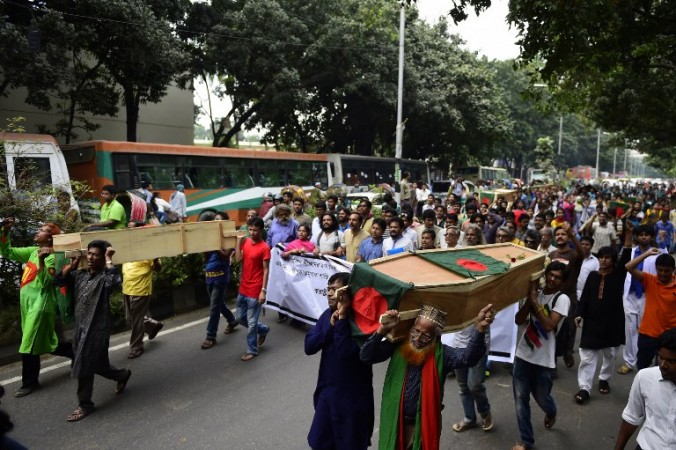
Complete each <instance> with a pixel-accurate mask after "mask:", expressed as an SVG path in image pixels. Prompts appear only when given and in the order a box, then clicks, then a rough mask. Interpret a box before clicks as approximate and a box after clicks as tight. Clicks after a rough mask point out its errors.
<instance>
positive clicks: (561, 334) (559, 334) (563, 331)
mask: <svg viewBox="0 0 676 450" xmlns="http://www.w3.org/2000/svg"><path fill="white" fill-rule="evenodd" d="M561 294H563V292H561V291H559V292H557V293H556V295H555V296H554V300H553V301H552V311H554V307H555V306H556V301H557V300H558V299H559V297H560V296H561ZM563 320H564V323H562V324H561V328H559V330H558V331H556V333H555V334H556V351H555V352H554V355H556V356H563V355H564V354H565V353H566V350H565V348H566V341H568V337H569V336H570V324H569V320H568V317H566V318H565V319H563Z"/></svg>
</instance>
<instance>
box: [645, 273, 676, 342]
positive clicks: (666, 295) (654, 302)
mask: <svg viewBox="0 0 676 450" xmlns="http://www.w3.org/2000/svg"><path fill="white" fill-rule="evenodd" d="M641 283H642V284H643V287H644V288H645V312H644V313H643V320H641V326H639V332H640V333H641V334H645V335H647V336H650V337H652V338H658V337H659V336H660V335H661V334H662V333H664V332H665V331H667V330H670V329H672V328H674V327H676V282H674V278H672V280H671V284H661V283H660V282H659V281H657V276H655V275H652V274H649V273H645V272H643V275H642V276H641Z"/></svg>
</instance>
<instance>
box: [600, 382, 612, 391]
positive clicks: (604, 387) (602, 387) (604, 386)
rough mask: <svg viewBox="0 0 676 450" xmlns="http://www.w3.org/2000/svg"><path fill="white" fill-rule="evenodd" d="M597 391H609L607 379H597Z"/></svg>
mask: <svg viewBox="0 0 676 450" xmlns="http://www.w3.org/2000/svg"><path fill="white" fill-rule="evenodd" d="M599 392H600V393H601V394H609V393H610V384H609V383H608V380H599Z"/></svg>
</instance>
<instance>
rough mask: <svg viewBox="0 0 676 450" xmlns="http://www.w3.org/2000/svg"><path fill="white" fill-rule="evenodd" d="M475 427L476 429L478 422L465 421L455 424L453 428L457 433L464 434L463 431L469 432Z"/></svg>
mask: <svg viewBox="0 0 676 450" xmlns="http://www.w3.org/2000/svg"><path fill="white" fill-rule="evenodd" d="M474 427H476V422H465V421H464V420H461V421H460V422H458V423H454V424H453V427H452V428H453V431H455V432H456V433H462V432H463V431H467V430H469V429H470V428H474Z"/></svg>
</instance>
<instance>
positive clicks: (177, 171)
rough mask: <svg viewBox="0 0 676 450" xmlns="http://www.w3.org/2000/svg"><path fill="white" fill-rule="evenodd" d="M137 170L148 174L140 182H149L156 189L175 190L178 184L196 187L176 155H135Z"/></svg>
mask: <svg viewBox="0 0 676 450" xmlns="http://www.w3.org/2000/svg"><path fill="white" fill-rule="evenodd" d="M134 159H136V170H137V171H138V173H139V175H140V174H146V175H147V178H149V179H145V178H146V177H145V176H144V177H143V179H141V180H140V181H148V182H150V183H151V184H152V185H153V188H154V189H174V188H175V187H176V185H177V184H183V185H184V186H185V187H186V188H192V187H194V186H193V185H192V182H191V181H190V178H189V177H187V176H186V174H185V173H184V172H183V166H182V165H181V157H180V156H174V155H135V156H134Z"/></svg>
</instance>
